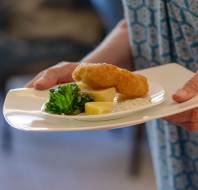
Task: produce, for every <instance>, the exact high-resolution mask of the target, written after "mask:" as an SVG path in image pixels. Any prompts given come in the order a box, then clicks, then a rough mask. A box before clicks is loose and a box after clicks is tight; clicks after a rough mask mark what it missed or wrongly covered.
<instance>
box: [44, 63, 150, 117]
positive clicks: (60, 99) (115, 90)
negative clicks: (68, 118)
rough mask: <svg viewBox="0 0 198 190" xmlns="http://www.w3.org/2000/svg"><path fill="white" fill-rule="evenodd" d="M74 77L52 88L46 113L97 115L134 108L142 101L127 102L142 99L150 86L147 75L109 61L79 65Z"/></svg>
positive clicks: (45, 108)
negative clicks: (135, 72)
mask: <svg viewBox="0 0 198 190" xmlns="http://www.w3.org/2000/svg"><path fill="white" fill-rule="evenodd" d="M72 77H73V79H74V80H75V82H73V83H68V84H66V85H61V86H59V87H57V88H55V89H51V90H50V92H49V100H48V102H47V103H45V105H44V110H45V111H46V112H48V113H53V114H64V115H76V114H80V113H85V114H87V115H98V114H105V113H110V112H115V111H120V110H121V111H122V110H124V107H127V108H126V109H128V108H129V105H131V106H133V107H132V108H135V107H136V105H134V104H138V105H141V101H135V102H133V103H131V102H127V101H128V100H129V99H134V100H135V99H137V98H140V100H142V99H143V98H144V97H145V96H146V95H147V93H148V89H149V87H148V83H147V79H146V78H145V77H144V76H142V75H138V74H134V73H131V72H130V71H128V70H126V69H121V68H119V67H116V66H114V65H111V64H106V63H98V64H88V63H83V64H80V65H79V66H77V67H76V69H75V70H74V72H73V73H72ZM124 102H125V103H124ZM144 104H145V102H144ZM132 108H130V109H132Z"/></svg>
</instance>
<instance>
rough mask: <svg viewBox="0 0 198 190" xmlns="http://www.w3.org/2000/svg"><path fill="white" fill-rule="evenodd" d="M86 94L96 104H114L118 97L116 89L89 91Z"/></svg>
mask: <svg viewBox="0 0 198 190" xmlns="http://www.w3.org/2000/svg"><path fill="white" fill-rule="evenodd" d="M86 93H87V94H88V95H89V96H90V97H91V98H92V99H93V100H94V101H95V102H113V101H114V98H115V96H116V89H115V88H114V87H112V88H107V89H104V90H88V91H86Z"/></svg>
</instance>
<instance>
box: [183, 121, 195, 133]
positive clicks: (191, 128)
mask: <svg viewBox="0 0 198 190" xmlns="http://www.w3.org/2000/svg"><path fill="white" fill-rule="evenodd" d="M180 126H181V127H182V128H184V129H186V130H187V131H189V132H198V122H186V123H183V124H181V125H180Z"/></svg>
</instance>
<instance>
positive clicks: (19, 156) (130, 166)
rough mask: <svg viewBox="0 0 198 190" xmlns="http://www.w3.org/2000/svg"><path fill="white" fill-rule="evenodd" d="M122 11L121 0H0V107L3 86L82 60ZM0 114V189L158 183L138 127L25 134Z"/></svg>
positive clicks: (115, 189)
mask: <svg viewBox="0 0 198 190" xmlns="http://www.w3.org/2000/svg"><path fill="white" fill-rule="evenodd" d="M122 18H123V10H122V4H121V1H119V0H116V1H115V0H108V1H107V0H20V1H18V0H1V1H0V65H1V69H0V103H1V110H2V106H3V100H4V97H5V95H6V92H7V91H8V90H9V89H11V88H18V87H22V86H23V85H24V84H25V83H26V82H27V81H28V80H30V79H31V78H32V77H33V76H34V75H35V74H36V73H38V72H39V71H41V70H43V69H44V68H47V67H49V66H51V65H54V64H56V63H57V62H59V61H63V60H67V61H78V60H80V59H81V58H82V57H83V56H85V55H86V54H87V53H88V52H89V51H91V50H92V49H93V48H94V47H96V45H97V44H98V43H99V42H100V41H101V40H102V39H103V38H104V37H105V36H106V35H107V34H108V33H109V32H110V31H111V29H112V28H113V27H114V26H115V25H116V23H117V22H118V21H119V20H120V19H122ZM0 114H1V115H0V116H1V117H0V145H1V149H0V190H19V189H20V190H43V189H48V190H54V189H57V190H63V189H64V190H65V189H67V190H93V189H94V190H107V189H108V190H111V189H112V190H120V189H122V190H129V189H130V190H143V189H145V188H146V189H147V190H155V189H156V187H155V179H154V174H153V167H152V163H151V158H150V153H149V149H148V142H147V140H146V137H145V129H144V126H136V127H129V128H125V129H118V130H112V131H97V132H75V133H74V132H68V133H28V132H22V131H18V130H15V129H13V128H11V127H10V126H9V125H8V124H7V123H6V122H5V121H4V119H3V116H2V112H0Z"/></svg>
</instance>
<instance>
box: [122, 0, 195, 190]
mask: <svg viewBox="0 0 198 190" xmlns="http://www.w3.org/2000/svg"><path fill="white" fill-rule="evenodd" d="M124 7H125V14H126V18H127V19H128V23H129V33H130V42H131V45H132V52H133V56H134V63H135V66H136V69H142V68H148V67H151V66H155V65H161V64H166V63H168V62H177V63H179V64H181V65H183V66H185V67H186V68H188V69H190V70H192V71H197V70H198V0H124ZM148 125H149V126H148V129H149V130H147V131H148V137H149V140H150V145H151V151H152V157H153V162H154V167H155V172H156V177H157V186H158V189H159V190H198V133H188V132H187V131H185V130H183V129H181V128H179V127H176V126H173V125H171V124H170V123H167V122H165V121H161V120H158V121H153V122H150V123H148Z"/></svg>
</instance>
